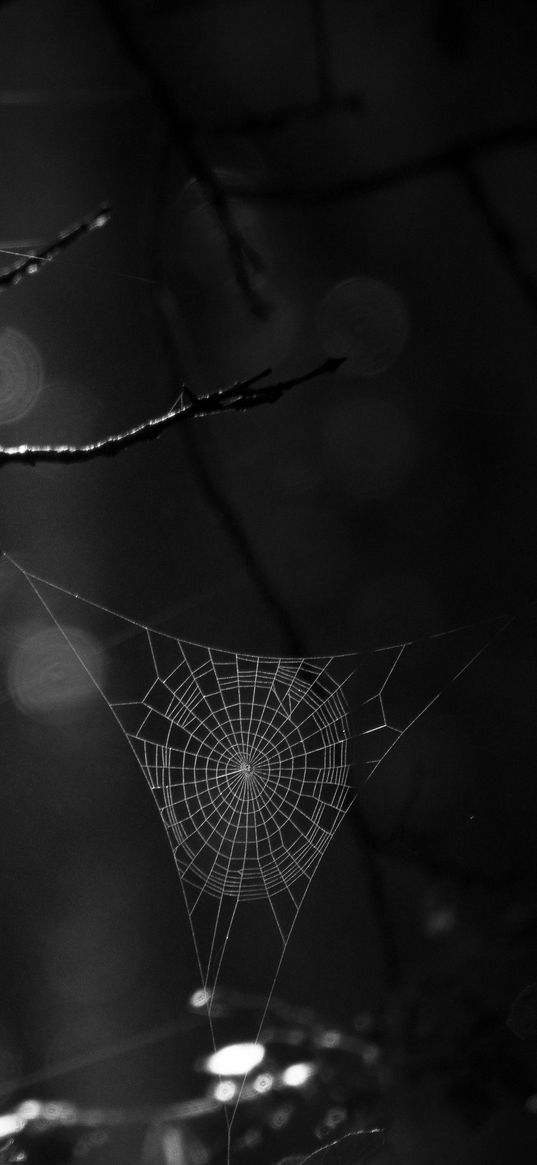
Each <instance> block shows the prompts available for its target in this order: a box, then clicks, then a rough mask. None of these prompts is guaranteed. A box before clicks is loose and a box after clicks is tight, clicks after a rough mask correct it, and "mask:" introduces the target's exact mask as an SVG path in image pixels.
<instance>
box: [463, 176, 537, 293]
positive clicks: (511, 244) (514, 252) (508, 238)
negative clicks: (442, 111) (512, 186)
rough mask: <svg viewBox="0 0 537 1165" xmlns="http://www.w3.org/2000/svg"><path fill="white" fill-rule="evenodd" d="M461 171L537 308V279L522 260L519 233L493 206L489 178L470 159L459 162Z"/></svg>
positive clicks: (520, 285)
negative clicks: (487, 179) (488, 187)
mask: <svg viewBox="0 0 537 1165" xmlns="http://www.w3.org/2000/svg"><path fill="white" fill-rule="evenodd" d="M457 173H458V174H459V175H460V177H461V179H462V181H463V183H464V186H465V189H466V193H467V195H468V197H469V199H470V201H471V202H472V203H473V204H474V206H475V209H476V210H477V212H478V214H480V215H481V218H482V219H483V222H484V223H485V226H486V227H487V228H488V231H489V233H490V236H491V238H492V240H493V242H494V244H495V246H496V249H497V250H498V252H499V254H500V255H501V257H502V259H503V261H504V263H505V266H506V267H507V269H508V271H509V274H510V275H511V277H512V279H513V280H514V282H515V283H516V284H517V285H518V288H519V290H520V291H521V293H522V295H523V296H524V297H525V298H526V299H527V301H528V303H529V305H530V307H531V308H532V309H533V310H534V311H537V283H536V282H535V280H534V279H533V278H532V276H531V274H530V272H529V271H528V269H527V268H526V267H525V266H524V264H523V263H521V262H520V258H519V255H518V243H517V239H516V236H515V235H514V234H513V232H512V231H511V230H510V229H509V227H508V226H507V225H506V223H505V222H504V220H503V218H502V217H501V215H500V214H499V213H498V211H497V210H496V209H495V207H494V206H493V204H492V202H491V200H490V197H489V194H488V191H487V188H486V184H485V182H484V181H483V179H482V178H481V177H480V176H479V175H478V174H477V173H476V170H475V167H474V166H472V165H471V164H470V161H469V160H467V161H466V162H464V163H460V164H459V166H458V167H457Z"/></svg>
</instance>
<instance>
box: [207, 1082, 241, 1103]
mask: <svg viewBox="0 0 537 1165" xmlns="http://www.w3.org/2000/svg"><path fill="white" fill-rule="evenodd" d="M236 1092H237V1085H236V1084H234V1083H233V1081H232V1080H221V1081H220V1083H219V1084H217V1085H216V1086H215V1089H214V1092H213V1096H214V1098H215V1100H220V1101H221V1102H222V1104H228V1103H229V1101H230V1100H233V1097H234V1096H235V1094H236Z"/></svg>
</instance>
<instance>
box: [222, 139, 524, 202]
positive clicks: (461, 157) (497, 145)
mask: <svg viewBox="0 0 537 1165" xmlns="http://www.w3.org/2000/svg"><path fill="white" fill-rule="evenodd" d="M536 139H537V121H535V120H532V121H528V122H523V123H521V124H518V125H513V126H506V127H505V128H501V129H495V130H489V131H486V132H484V133H479V134H474V135H473V136H472V137H469V138H467V139H466V140H465V141H463V142H456V143H454V144H453V145H452V146H447V147H446V149H443V150H438V151H437V152H435V153H434V154H429V155H428V156H427V157H424V158H411V159H409V160H407V161H406V162H400V163H398V164H397V165H395V166H388V167H386V168H385V169H383V170H378V171H376V172H373V173H371V174H363V175H357V176H356V177H355V178H345V179H343V180H342V181H341V182H334V183H327V184H326V186H309V185H308V186H304V187H297V186H252V185H249V184H247V183H240V182H226V183H225V186H224V189H225V193H226V194H227V196H228V198H242V199H244V200H246V201H248V202H283V203H289V204H293V203H297V204H299V205H300V206H302V205H309V206H316V205H323V204H324V203H328V202H337V201H338V200H340V199H344V198H353V197H355V196H356V195H360V194H374V193H376V192H377V191H381V190H386V189H388V188H389V187H390V186H397V185H399V184H400V183H401V182H409V181H412V180H413V179H415V178H424V177H427V176H428V175H430V174H436V173H437V172H438V171H441V170H449V169H454V168H455V169H456V168H457V167H458V166H460V165H461V164H464V163H467V162H470V161H472V160H473V157H474V155H475V154H479V153H488V152H491V151H498V150H504V149H514V148H516V147H517V146H524V145H528V144H529V143H530V142H534V141H535V140H536Z"/></svg>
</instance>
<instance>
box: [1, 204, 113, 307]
mask: <svg viewBox="0 0 537 1165" xmlns="http://www.w3.org/2000/svg"><path fill="white" fill-rule="evenodd" d="M111 213H112V211H111V207H110V206H109V204H108V203H105V202H103V203H102V204H101V206H99V208H98V210H96V211H93V212H92V214H89V215H86V217H85V218H82V219H80V220H79V222H77V223H75V225H74V226H72V227H68V228H67V230H64V231H62V232H61V233H60V234H59V235H58V236H57V237H56V238H55V239H53V240H52V242H51V243H45V244H44V245H43V246H40V247H39V248H37V249H36V250H35V251H34V253H33V254H32V255H26V256H22V255H21V262H20V263H16V264H14V265H13V266H12V267H9V268H8V270H7V271H3V272H2V273H1V274H0V291H5V290H7V288H8V287H14V286H15V285H16V284H17V283H20V281H21V279H23V278H24V276H25V275H37V272H38V271H41V269H42V268H43V267H44V266H45V265H46V264H47V263H51V262H52V260H53V259H55V258H56V256H57V255H59V254H60V252H61V251H65V250H67V248H68V247H70V246H71V245H72V243H75V242H76V240H77V239H80V238H81V237H82V235H87V234H89V232H90V231H93V230H97V229H98V228H99V227H104V226H106V224H107V223H108V222H110V218H111ZM4 253H6V252H4Z"/></svg>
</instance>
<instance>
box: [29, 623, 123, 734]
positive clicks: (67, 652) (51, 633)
mask: <svg viewBox="0 0 537 1165" xmlns="http://www.w3.org/2000/svg"><path fill="white" fill-rule="evenodd" d="M65 636H66V637H68V639H69V642H67V638H65V637H64V635H63V634H62V632H61V631H60V630H59V629H58V628H57V627H45V628H39V629H37V630H36V629H35V627H28V628H25V629H23V632H22V635H21V642H20V644H19V646H18V648H17V649H16V651H15V652H14V654H13V656H12V657H11V660H10V664H9V675H8V683H9V691H10V695H11V698H12V700H13V702H14V703H15V704H16V706H17V708H19V709H20V711H21V712H24V713H25V714H26V715H27V716H33V717H37V718H39V719H41V718H47V717H52V718H55V717H58V716H61V717H62V718H63V717H68V718H70V717H71V716H73V715H76V714H79V713H80V712H81V711H83V710H84V708H85V707H86V706H87V704H88V703H89V702H92V701H94V700H95V699H96V698H97V697H98V691H97V688H96V686H95V683H94V682H93V680H92V679H91V677H90V675H89V674H88V671H86V669H85V667H84V666H83V663H82V662H81V660H83V661H84V664H85V665H86V667H87V668H88V670H89V671H90V672H91V675H92V676H94V677H95V680H96V681H97V683H100V682H101V681H102V679H103V675H104V664H103V657H102V655H101V652H100V650H99V646H98V644H97V642H96V640H95V639H94V638H93V637H92V636H91V635H88V633H87V632H85V631H81V630H80V628H78V627H65ZM71 644H72V646H71Z"/></svg>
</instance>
